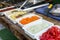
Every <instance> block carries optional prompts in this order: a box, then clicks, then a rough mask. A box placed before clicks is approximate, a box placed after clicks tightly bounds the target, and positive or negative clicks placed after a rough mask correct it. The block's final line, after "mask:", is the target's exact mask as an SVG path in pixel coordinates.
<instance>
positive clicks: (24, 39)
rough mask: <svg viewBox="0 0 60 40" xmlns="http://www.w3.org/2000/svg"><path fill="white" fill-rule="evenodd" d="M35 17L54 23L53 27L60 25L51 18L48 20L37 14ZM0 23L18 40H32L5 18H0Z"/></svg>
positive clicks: (16, 25) (59, 22)
mask: <svg viewBox="0 0 60 40" xmlns="http://www.w3.org/2000/svg"><path fill="white" fill-rule="evenodd" d="M37 15H39V16H42V17H43V18H44V19H45V20H47V21H50V22H52V23H54V24H55V25H60V21H57V20H54V19H52V18H49V17H47V16H44V15H41V14H37ZM0 22H1V23H3V24H4V25H6V26H7V28H9V29H10V30H11V32H13V33H14V34H15V36H16V37H17V38H18V39H19V40H33V39H32V38H30V37H29V36H28V35H27V34H25V32H24V30H23V29H22V28H21V27H20V26H18V24H13V23H12V22H11V21H10V20H9V19H7V18H6V17H5V16H2V17H0Z"/></svg>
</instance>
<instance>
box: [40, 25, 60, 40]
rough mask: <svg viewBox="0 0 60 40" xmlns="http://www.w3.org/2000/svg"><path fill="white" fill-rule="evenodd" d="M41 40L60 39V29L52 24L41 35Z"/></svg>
mask: <svg viewBox="0 0 60 40" xmlns="http://www.w3.org/2000/svg"><path fill="white" fill-rule="evenodd" d="M40 40H60V29H59V28H58V27H56V26H52V28H50V29H48V30H47V32H45V33H43V34H42V36H40Z"/></svg>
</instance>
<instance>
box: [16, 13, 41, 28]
mask: <svg viewBox="0 0 60 40" xmlns="http://www.w3.org/2000/svg"><path fill="white" fill-rule="evenodd" d="M41 20H42V17H40V16H38V15H36V14H33V13H29V14H26V15H24V16H22V17H20V18H18V19H17V20H16V22H17V23H18V24H19V25H20V26H21V27H24V26H26V25H30V24H34V23H36V21H41Z"/></svg>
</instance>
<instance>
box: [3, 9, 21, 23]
mask: <svg viewBox="0 0 60 40" xmlns="http://www.w3.org/2000/svg"><path fill="white" fill-rule="evenodd" d="M14 10H17V11H20V9H13V10H10V11H6V12H4V15H5V16H6V18H8V19H10V20H11V21H12V22H13V23H16V21H15V20H14V19H12V18H11V17H10V16H11V15H12V14H13V13H11V12H12V11H14ZM16 19H17V18H16Z"/></svg>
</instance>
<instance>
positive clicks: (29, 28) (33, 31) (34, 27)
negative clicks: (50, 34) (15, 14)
mask: <svg viewBox="0 0 60 40" xmlns="http://www.w3.org/2000/svg"><path fill="white" fill-rule="evenodd" d="M53 25H54V24H53V23H51V22H48V21H46V20H44V19H42V21H41V20H39V21H36V22H35V23H33V24H30V25H26V26H25V27H23V29H24V31H25V33H26V34H27V35H29V36H30V37H31V38H33V39H37V37H36V36H37V35H38V34H39V33H40V34H41V33H42V32H43V31H44V30H45V29H47V28H49V27H51V26H53Z"/></svg>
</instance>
